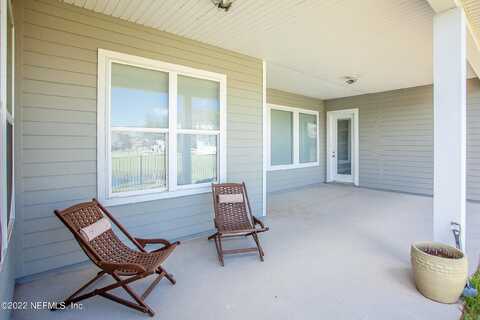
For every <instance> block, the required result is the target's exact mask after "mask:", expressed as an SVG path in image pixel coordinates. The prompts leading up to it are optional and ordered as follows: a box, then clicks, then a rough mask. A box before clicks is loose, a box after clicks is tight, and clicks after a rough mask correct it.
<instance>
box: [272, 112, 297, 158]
mask: <svg viewBox="0 0 480 320" xmlns="http://www.w3.org/2000/svg"><path fill="white" fill-rule="evenodd" d="M270 119H271V131H270V134H271V138H270V140H271V165H272V166H275V165H282V164H292V163H293V156H292V154H293V113H292V112H289V111H282V110H275V109H272V111H271V118H270Z"/></svg>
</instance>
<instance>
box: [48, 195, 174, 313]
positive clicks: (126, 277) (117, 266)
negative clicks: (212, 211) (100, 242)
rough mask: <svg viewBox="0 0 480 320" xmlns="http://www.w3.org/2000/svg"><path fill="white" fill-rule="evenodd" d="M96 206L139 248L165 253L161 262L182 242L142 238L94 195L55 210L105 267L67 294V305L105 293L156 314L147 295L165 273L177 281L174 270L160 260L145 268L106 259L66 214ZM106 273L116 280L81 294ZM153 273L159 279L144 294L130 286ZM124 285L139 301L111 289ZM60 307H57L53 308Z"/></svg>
mask: <svg viewBox="0 0 480 320" xmlns="http://www.w3.org/2000/svg"><path fill="white" fill-rule="evenodd" d="M88 206H94V207H95V208H97V209H99V210H100V211H101V213H102V214H104V215H105V216H106V217H108V219H109V220H110V221H112V222H113V223H114V224H115V225H116V226H117V227H118V229H119V230H120V231H121V232H122V233H123V234H124V235H125V236H126V237H127V238H128V239H129V240H130V241H131V242H132V243H133V244H134V245H135V247H136V248H137V249H138V250H139V252H142V253H147V254H150V255H151V254H159V253H164V255H165V258H163V259H161V260H162V261H161V262H160V263H163V261H164V260H165V259H166V258H167V257H168V256H169V255H170V253H171V252H172V251H173V250H174V249H175V247H176V246H178V245H179V244H180V242H178V241H177V242H173V243H171V242H169V241H167V240H165V239H141V238H135V237H133V236H131V235H130V233H128V232H127V230H126V229H125V228H124V227H123V226H122V225H121V224H120V223H119V222H118V221H117V220H116V219H115V218H114V217H113V216H112V214H111V213H110V212H109V211H108V210H107V209H106V208H105V207H103V206H102V205H101V204H100V203H99V202H98V201H97V200H96V199H93V200H92V201H91V202H86V203H81V204H78V205H75V206H73V207H70V208H68V209H65V210H62V211H58V210H55V214H56V215H57V217H58V218H59V219H60V220H61V221H62V222H63V223H64V224H65V226H66V227H67V228H68V229H69V230H70V231H71V232H72V233H73V235H74V237H75V239H76V240H77V241H78V243H79V245H80V247H81V248H82V249H83V251H84V252H85V253H86V254H87V256H88V257H89V258H90V260H92V262H93V263H94V264H95V265H97V266H98V267H99V268H100V269H101V271H100V272H98V273H97V275H96V276H95V277H94V278H93V279H91V280H90V281H88V282H87V283H86V284H84V285H83V286H82V287H80V288H79V289H78V290H77V291H75V292H74V293H73V294H72V295H70V296H69V297H68V298H66V299H65V300H64V301H63V303H64V305H65V306H69V305H71V304H73V303H77V302H79V301H82V300H85V299H88V298H91V297H94V296H97V295H98V296H101V297H104V298H107V299H110V300H112V301H115V302H117V303H120V304H122V305H125V306H127V307H129V308H132V309H135V310H138V311H141V312H143V313H147V314H149V315H150V316H152V317H153V316H154V315H155V313H154V311H153V310H152V309H151V308H150V307H149V306H148V305H147V304H146V303H145V299H146V298H147V296H148V295H149V294H150V293H151V292H152V290H153V289H154V288H155V286H156V285H157V284H158V283H159V282H160V280H161V279H162V278H163V277H165V278H167V279H168V280H169V281H170V282H171V283H172V285H174V284H175V283H176V281H175V279H174V277H173V275H172V274H170V273H168V272H167V271H166V270H165V269H164V268H163V267H162V266H161V265H160V263H157V264H156V265H155V267H154V268H145V266H143V265H142V264H141V263H115V262H109V261H106V260H105V259H102V258H101V257H100V256H99V254H97V252H96V251H95V250H94V248H93V247H92V246H91V245H90V243H89V242H88V241H86V239H85V238H84V237H83V236H82V235H81V234H80V232H79V231H78V230H76V228H75V226H74V225H73V224H72V223H71V222H70V221H69V220H68V219H67V218H66V215H67V214H68V213H70V212H72V211H73V210H76V209H80V208H84V207H88ZM150 244H160V245H163V247H161V248H159V249H156V250H153V251H147V250H146V249H145V247H146V246H147V245H150ZM104 275H109V276H111V277H112V278H113V279H114V281H115V282H114V283H112V284H110V285H107V286H105V287H102V288H97V289H94V290H92V291H89V292H87V293H84V294H81V295H80V293H81V292H82V291H84V290H85V289H86V288H87V287H89V286H90V285H91V284H93V283H94V282H96V281H97V280H98V279H100V278H101V277H102V276H104ZM151 275H156V277H155V279H154V280H153V281H152V283H151V284H150V285H149V286H148V287H147V289H146V290H145V291H144V292H143V294H141V295H138V294H137V293H135V292H134V291H133V290H132V288H131V287H130V286H129V284H131V283H132V282H135V281H137V280H140V279H143V278H146V277H148V276H151ZM117 288H123V289H124V290H125V292H126V293H127V294H128V295H129V296H130V297H131V298H132V299H133V300H134V301H135V302H132V301H129V300H126V299H123V298H120V297H118V296H116V295H114V294H112V293H110V291H111V290H114V289H117ZM53 310H56V309H52V311H53Z"/></svg>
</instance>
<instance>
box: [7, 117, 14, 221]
mask: <svg viewBox="0 0 480 320" xmlns="http://www.w3.org/2000/svg"><path fill="white" fill-rule="evenodd" d="M6 147H7V225H8V223H9V222H10V218H11V216H10V213H11V212H12V194H13V126H12V124H11V123H9V122H8V121H7V145H6Z"/></svg>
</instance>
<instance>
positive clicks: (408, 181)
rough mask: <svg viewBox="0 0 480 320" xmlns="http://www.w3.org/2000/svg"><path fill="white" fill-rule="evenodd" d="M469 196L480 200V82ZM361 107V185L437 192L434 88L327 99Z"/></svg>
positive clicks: (472, 85) (334, 106)
mask: <svg viewBox="0 0 480 320" xmlns="http://www.w3.org/2000/svg"><path fill="white" fill-rule="evenodd" d="M467 100H468V101H467V121H468V125H467V137H468V143H467V197H468V198H469V199H472V200H480V160H479V158H480V135H479V134H480V82H479V81H478V79H477V80H470V81H469V82H468V99H467ZM325 105H326V110H327V111H330V110H339V109H347V108H358V109H359V129H360V130H359V134H360V137H359V139H360V185H361V186H364V187H370V188H378V189H386V190H394V191H402V192H411V193H418V194H426V195H431V194H432V187H433V90H432V86H423V87H416V88H409V89H401V90H395V91H388V92H382V93H377V94H367V95H361V96H354V97H347V98H341V99H334V100H327V101H325Z"/></svg>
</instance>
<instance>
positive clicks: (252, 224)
mask: <svg viewBox="0 0 480 320" xmlns="http://www.w3.org/2000/svg"><path fill="white" fill-rule="evenodd" d="M231 193H241V194H242V195H243V207H242V206H241V207H240V210H237V212H235V213H234V214H233V216H232V215H231V216H230V222H229V223H228V225H227V226H225V225H224V224H223V223H222V222H221V221H222V220H224V216H225V210H222V208H221V206H220V205H219V201H218V195H219V194H231ZM212 196H213V208H214V212H215V217H214V224H215V228H216V230H217V232H215V233H214V234H212V235H211V236H209V237H208V240H214V241H215V248H216V249H217V255H218V260H219V261H220V265H221V266H225V261H224V256H225V255H226V254H238V253H249V252H258V255H259V257H260V260H261V261H263V260H264V256H265V252H264V251H263V249H262V246H261V245H260V239H259V238H258V234H259V233H262V232H265V231H268V230H269V228H268V227H266V226H265V225H264V224H263V222H262V221H260V220H259V219H257V218H256V217H255V216H254V215H253V214H252V209H251V206H250V201H249V200H248V195H247V189H246V187H245V183H244V182H242V183H220V184H212ZM240 220H242V221H243V223H239V221H240ZM247 221H248V223H247ZM257 225H258V226H259V228H257V227H256V226H257ZM245 226H246V227H245ZM248 236H252V238H253V240H254V241H255V244H256V247H250V248H239V249H229V250H225V249H223V246H222V239H223V238H233V237H248Z"/></svg>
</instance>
